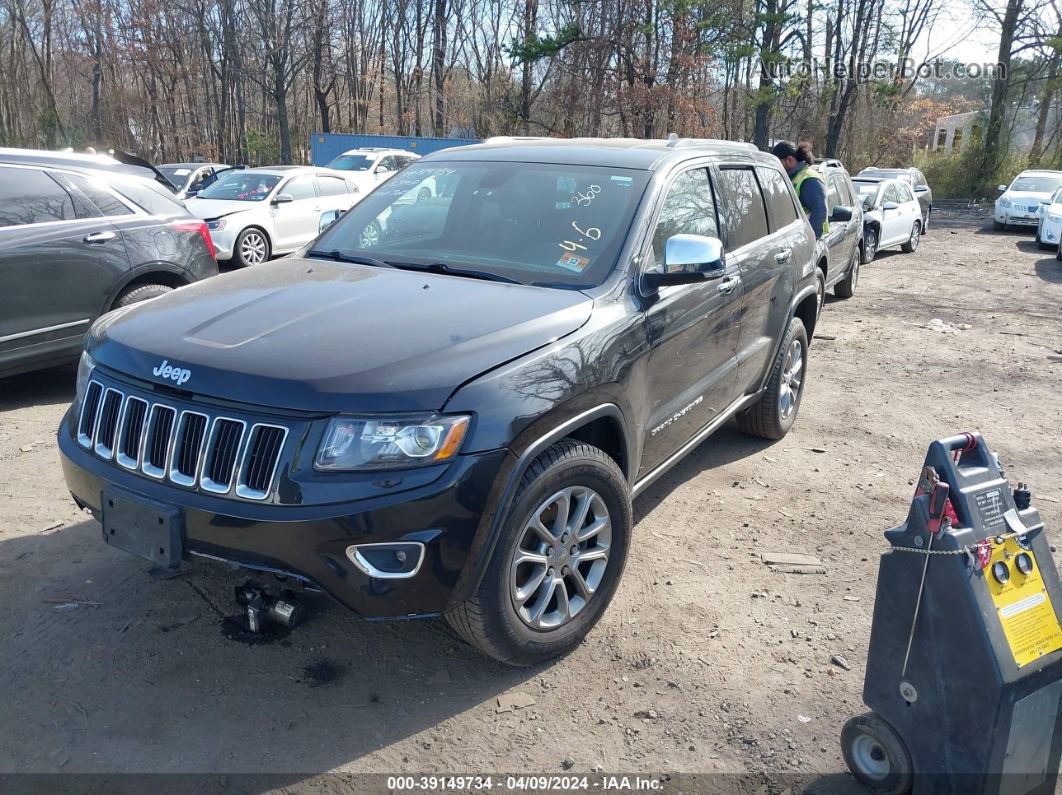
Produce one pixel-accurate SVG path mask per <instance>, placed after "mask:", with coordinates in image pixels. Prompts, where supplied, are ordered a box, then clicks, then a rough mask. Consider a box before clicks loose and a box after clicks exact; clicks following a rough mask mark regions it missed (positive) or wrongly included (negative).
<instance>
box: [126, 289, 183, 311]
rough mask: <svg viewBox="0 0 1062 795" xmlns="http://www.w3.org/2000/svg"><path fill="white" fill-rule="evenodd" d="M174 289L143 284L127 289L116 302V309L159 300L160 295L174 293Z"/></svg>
mask: <svg viewBox="0 0 1062 795" xmlns="http://www.w3.org/2000/svg"><path fill="white" fill-rule="evenodd" d="M172 292H173V288H172V287H169V286H167V285H165V284H142V285H140V286H139V287H127V288H126V289H124V290H123V291H122V292H121V293H120V294H119V295H118V297H117V298H116V299H115V301H114V308H115V309H119V308H120V307H123V306H129V305H131V304H138V303H140V302H141V301H147V300H148V299H149V298H158V297H159V296H160V295H166V293H172Z"/></svg>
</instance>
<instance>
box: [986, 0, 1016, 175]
mask: <svg viewBox="0 0 1062 795" xmlns="http://www.w3.org/2000/svg"><path fill="white" fill-rule="evenodd" d="M1022 2H1023V0H1007V10H1006V13H1005V14H1004V15H1003V29H1002V31H1001V33H1000V37H999V55H998V56H997V59H996V60H997V62H998V63H999V65H1000V68H1001V69H1003V70H1004V72H1003V74H1002V76H998V77H997V79H996V80H995V81H993V83H992V106H991V110H990V111H989V114H988V124H986V125H985V148H984V153H983V154H982V157H981V169H980V183H981V184H980V185H979V188H980V190H981V192H982V194H983V195H985V196H990V195H992V186H993V185H994V184H995V183H996V169H997V168H998V167H999V162H1000V159H1001V155H1002V154H1003V144H1004V141H1003V138H1004V135H1003V133H1004V130H1003V123H1004V121H1005V117H1006V114H1007V97H1008V95H1009V93H1010V55H1011V49H1012V48H1013V46H1014V31H1015V28H1016V27H1017V25H1018V16H1019V15H1020V14H1021V8H1022Z"/></svg>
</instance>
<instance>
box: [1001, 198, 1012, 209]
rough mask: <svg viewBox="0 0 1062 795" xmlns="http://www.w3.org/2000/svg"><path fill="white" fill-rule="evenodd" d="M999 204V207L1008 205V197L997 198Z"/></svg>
mask: <svg viewBox="0 0 1062 795" xmlns="http://www.w3.org/2000/svg"><path fill="white" fill-rule="evenodd" d="M999 206H1000V207H1010V199H1000V200H999Z"/></svg>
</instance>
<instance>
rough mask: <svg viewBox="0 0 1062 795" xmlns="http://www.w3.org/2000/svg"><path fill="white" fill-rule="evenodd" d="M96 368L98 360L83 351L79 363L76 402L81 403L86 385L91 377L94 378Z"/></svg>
mask: <svg viewBox="0 0 1062 795" xmlns="http://www.w3.org/2000/svg"><path fill="white" fill-rule="evenodd" d="M95 369H96V360H95V359H93V358H92V357H91V356H89V355H88V354H87V353H85V352H84V351H82V352H81V361H80V362H78V365H77V382H76V388H75V392H76V394H77V399H76V401H75V402H76V404H77V405H81V398H82V397H83V396H84V394H85V387H87V386H88V382H89V379H90V378H92V371H93V370H95Z"/></svg>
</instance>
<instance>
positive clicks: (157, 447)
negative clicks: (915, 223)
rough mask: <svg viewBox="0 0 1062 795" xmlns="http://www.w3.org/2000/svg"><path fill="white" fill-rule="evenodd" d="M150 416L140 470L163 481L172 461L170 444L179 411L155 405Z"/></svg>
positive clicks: (170, 407)
mask: <svg viewBox="0 0 1062 795" xmlns="http://www.w3.org/2000/svg"><path fill="white" fill-rule="evenodd" d="M148 416H149V417H150V419H149V420H148V427H147V434H146V435H145V436H144V451H143V455H142V458H143V462H142V463H141V464H140V470H141V471H142V472H143V473H144V474H145V475H147V476H148V477H152V478H155V479H157V480H162V478H164V477H165V476H166V463H167V462H168V461H169V460H170V442H171V440H172V436H173V421H174V419H175V418H176V416H177V410H176V409H175V408H173V407H172V406H167V405H165V404H162V403H155V404H154V405H153V406H152V407H151V413H150V414H149V415H148Z"/></svg>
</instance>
